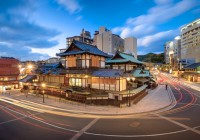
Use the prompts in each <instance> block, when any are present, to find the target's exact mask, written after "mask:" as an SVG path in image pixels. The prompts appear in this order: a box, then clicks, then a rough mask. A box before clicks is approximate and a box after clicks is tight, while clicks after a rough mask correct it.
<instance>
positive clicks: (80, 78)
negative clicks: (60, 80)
mask: <svg viewBox="0 0 200 140" xmlns="http://www.w3.org/2000/svg"><path fill="white" fill-rule="evenodd" d="M57 56H60V57H62V58H63V59H64V60H65V72H64V73H65V85H66V86H67V87H72V88H73V87H80V88H84V89H90V88H91V89H98V90H107V91H124V90H126V77H123V74H124V72H123V71H122V70H113V69H105V61H106V58H109V57H110V56H109V55H107V54H106V53H104V52H103V51H101V50H99V49H98V48H97V47H96V46H93V45H89V44H86V43H82V42H79V41H75V40H74V41H73V42H72V44H71V45H70V47H69V48H68V49H67V50H66V51H65V52H62V53H59V54H57Z"/></svg>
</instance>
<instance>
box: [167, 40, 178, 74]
mask: <svg viewBox="0 0 200 140" xmlns="http://www.w3.org/2000/svg"><path fill="white" fill-rule="evenodd" d="M180 60H181V38H180V36H177V37H175V38H174V40H173V41H169V42H167V43H165V63H166V64H170V65H171V66H172V69H173V70H178V69H179V61H180Z"/></svg>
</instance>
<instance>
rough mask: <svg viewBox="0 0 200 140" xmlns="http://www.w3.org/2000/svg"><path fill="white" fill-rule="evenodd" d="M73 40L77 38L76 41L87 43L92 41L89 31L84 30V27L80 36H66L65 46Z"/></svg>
mask: <svg viewBox="0 0 200 140" xmlns="http://www.w3.org/2000/svg"><path fill="white" fill-rule="evenodd" d="M73 40H77V41H80V42H83V43H87V44H92V43H93V39H92V38H91V35H90V32H89V31H85V30H84V29H82V32H81V34H80V36H73V37H68V38H66V42H67V47H68V46H70V44H71V43H72V42H73Z"/></svg>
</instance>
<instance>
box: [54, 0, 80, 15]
mask: <svg viewBox="0 0 200 140" xmlns="http://www.w3.org/2000/svg"><path fill="white" fill-rule="evenodd" d="M57 2H58V4H60V5H62V6H64V8H65V9H66V10H67V11H69V13H70V14H73V13H77V12H79V11H80V10H81V6H80V5H79V3H78V1H77V0H57Z"/></svg>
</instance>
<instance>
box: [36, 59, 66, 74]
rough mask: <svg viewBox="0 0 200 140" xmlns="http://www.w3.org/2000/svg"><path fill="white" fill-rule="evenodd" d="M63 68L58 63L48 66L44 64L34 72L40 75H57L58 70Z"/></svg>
mask: <svg viewBox="0 0 200 140" xmlns="http://www.w3.org/2000/svg"><path fill="white" fill-rule="evenodd" d="M63 68H64V67H63V66H62V64H61V63H60V62H59V63H49V64H44V65H42V66H40V67H39V68H38V69H37V70H36V72H39V73H41V74H49V73H51V74H59V72H60V70H61V69H63Z"/></svg>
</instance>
